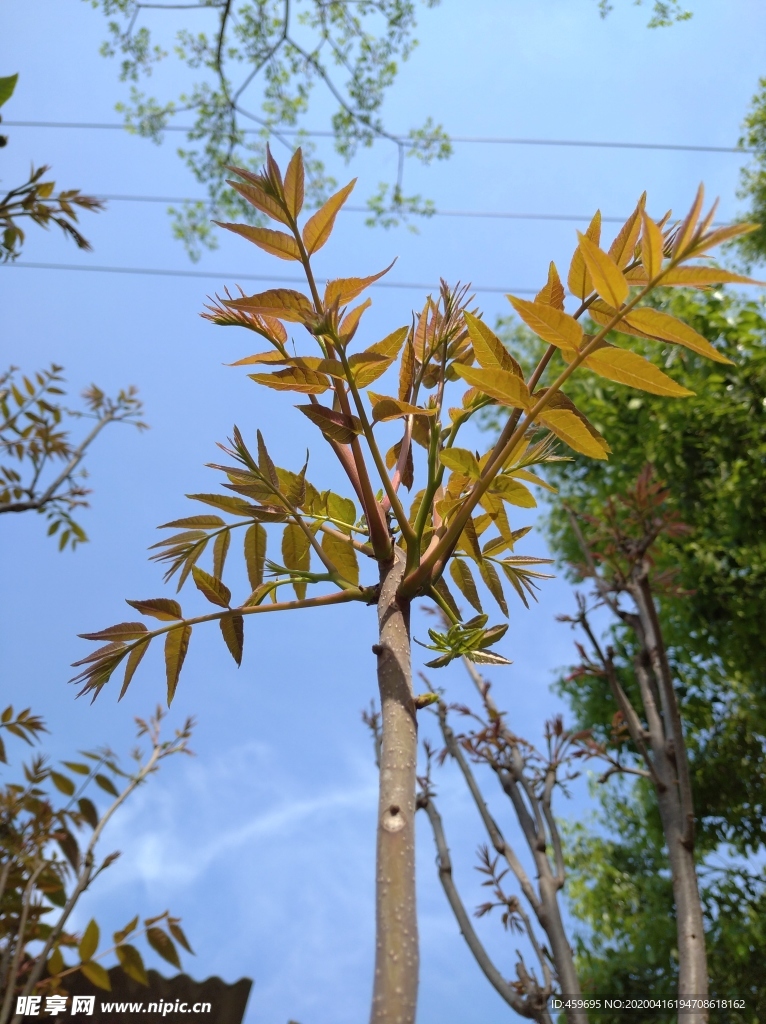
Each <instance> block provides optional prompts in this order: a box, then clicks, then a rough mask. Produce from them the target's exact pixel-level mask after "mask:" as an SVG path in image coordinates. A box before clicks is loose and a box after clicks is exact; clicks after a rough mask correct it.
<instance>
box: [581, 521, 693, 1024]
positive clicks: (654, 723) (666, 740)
mask: <svg viewBox="0 0 766 1024" xmlns="http://www.w3.org/2000/svg"><path fill="white" fill-rule="evenodd" d="M570 523H571V525H572V530H573V532H574V534H575V536H576V538H577V541H578V543H579V545H580V548H581V550H582V552H583V555H584V556H585V559H586V562H587V564H588V569H589V575H590V576H591V577H592V578H593V580H594V582H595V584H596V588H597V591H598V593H599V594H600V596H601V597H602V599H603V600H604V602H605V604H606V605H607V606H608V607H609V608H610V609H611V611H612V612H613V613H614V614H615V615H616V616H617V617H618V618H620V619H621V620H622V621H623V622H624V623H625V624H626V625H628V626H630V627H631V629H632V630H633V631H634V633H635V635H636V640H637V641H638V651H637V654H636V657H635V660H634V668H635V673H636V680H637V682H638V686H639V691H640V693H641V703H642V704H643V710H644V718H645V721H646V727H644V726H643V725H642V723H641V721H640V719H639V717H638V715H637V713H636V711H635V709H634V708H633V707H632V705H631V704H630V701H629V700H628V697H627V695H626V694H625V691H624V690H623V689H622V687H621V686H620V684H619V681H618V679H617V673H616V671H615V667H614V663H613V660H612V656H613V652H612V651H611V649H607V651H606V654H604V653H603V652H602V650H601V648H600V646H599V644H598V641H597V640H596V638H595V636H594V634H593V632H592V631H591V629H590V626H589V624H588V620H587V616H586V614H585V611H584V606H582V605H581V609H580V616H579V621H580V623H581V625H582V626H583V628H584V629H585V632H586V634H587V635H588V638H589V640H590V642H591V644H592V645H593V648H594V650H595V651H596V653H597V656H598V658H599V660H600V662H601V664H602V666H603V669H604V672H605V675H606V678H607V680H608V682H609V686H610V688H611V690H612V694H613V696H614V698H615V700H616V702H617V706H618V707H619V708H620V709H621V710H622V712H623V715H624V716H625V721H626V725H627V727H628V731H629V732H630V735H631V738H632V739H633V742H634V744H635V746H636V749H637V750H638V751H639V753H640V754H641V756H642V757H643V759H644V761H645V763H646V766H647V769H648V775H649V778H650V779H651V781H652V783H653V784H654V788H655V792H656V794H657V806H658V809H659V812H660V822H661V824H662V832H663V836H664V838H665V843H666V845H667V849H668V862H669V865H670V874H671V882H672V886H673V901H674V903H675V911H676V935H677V943H678V995H679V997H680V998H684V999H694V998H697V999H702V1000H704V999H706V998H707V995H708V990H709V979H708V967H707V953H706V950H705V932H704V917H703V913H702V901H701V900H700V894H699V882H698V878H697V867H696V864H695V861H694V803H693V798H692V786H691V773H690V771H689V761H688V756H687V751H686V741H685V739H684V732H683V722H682V721H681V713H680V710H679V707H678V699H677V696H676V691H675V687H674V683H673V673H672V671H671V668H670V662H669V659H668V654H667V649H666V647H665V640H664V637H663V635H662V627H661V624H660V620H659V616H658V614H657V606H656V603H655V600H654V594H653V593H652V589H651V583H650V580H649V568H650V564H649V561H648V557H647V554H646V553H647V551H648V549H649V547H650V546H651V544H652V543H653V541H654V540H655V539H656V534H654V535H651V534H647V536H646V537H645V538H644V540H643V542H642V545H641V549H640V552H637V553H636V555H637V557H635V558H634V560H633V562H632V566H631V569H630V573H629V574H628V576H627V577H626V578H625V577H624V578H621V579H620V580H619V581H612V582H610V581H609V580H607V579H604V577H603V576H601V575H600V574H599V572H598V569H597V567H596V564H595V560H594V558H593V554H592V552H591V550H590V548H589V547H588V545H587V542H586V540H585V538H584V536H583V534H582V531H581V529H580V526H579V523H578V522H577V519H576V517H575V516H574V514H572V513H570ZM622 591H625V592H627V593H628V594H629V595H630V597H631V598H632V599H633V602H634V604H635V607H636V611H635V612H626V611H624V610H623V609H622V608H620V606H619V604H618V601H617V597H616V595H618V594H619V593H620V592H622ZM708 1019H709V1014H708V1011H707V1010H706V1009H704V1008H699V1009H698V1008H693V1009H691V1010H689V1011H687V1012H685V1013H684V1024H707V1022H708Z"/></svg>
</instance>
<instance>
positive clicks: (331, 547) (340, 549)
mask: <svg viewBox="0 0 766 1024" xmlns="http://www.w3.org/2000/svg"><path fill="white" fill-rule="evenodd" d="M322 550H323V551H324V553H325V554H326V555H327V557H328V558H329V559H330V561H331V562H332V564H333V565H334V566H335V568H336V569H337V570H338V572H339V573H340V574H341V576H343V578H344V579H346V580H348V582H349V583H353V584H354V585H355V586H356V585H357V584H358V583H359V563H358V561H357V558H356V551H354V548H353V547H352V545H351V541H350V539H349V540H341V538H340V537H336V536H335V535H334V534H332V533H324V534H322Z"/></svg>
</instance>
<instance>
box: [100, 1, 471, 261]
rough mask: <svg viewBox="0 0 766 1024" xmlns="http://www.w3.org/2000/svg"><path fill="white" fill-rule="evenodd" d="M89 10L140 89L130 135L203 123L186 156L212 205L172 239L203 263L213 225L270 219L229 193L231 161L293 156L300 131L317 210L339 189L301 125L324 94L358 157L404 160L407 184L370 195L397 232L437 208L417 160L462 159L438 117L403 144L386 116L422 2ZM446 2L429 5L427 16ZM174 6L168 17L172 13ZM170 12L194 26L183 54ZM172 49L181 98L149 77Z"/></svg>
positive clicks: (189, 213)
mask: <svg viewBox="0 0 766 1024" xmlns="http://www.w3.org/2000/svg"><path fill="white" fill-rule="evenodd" d="M88 2H90V3H91V4H92V6H93V7H95V8H98V9H100V10H102V11H103V13H104V15H106V16H107V18H108V19H109V40H108V42H106V43H105V44H104V46H103V47H102V53H103V54H104V55H105V56H108V57H114V58H119V59H120V79H121V80H122V81H124V82H129V83H131V91H130V101H129V102H128V103H121V104H118V110H120V111H121V112H122V113H123V114H124V115H125V122H126V124H127V125H128V126H129V127H130V128H131V130H132V131H135V132H136V133H138V134H139V135H141V136H143V137H144V138H148V139H151V140H152V141H153V142H156V143H159V142H160V141H161V140H162V138H163V133H164V132H165V131H166V130H167V129H168V128H172V127H173V126H174V125H175V124H176V122H177V121H178V120H179V119H180V121H181V122H182V123H185V124H189V122H190V121H191V124H190V125H189V128H188V130H186V140H187V145H186V147H185V148H183V149H181V150H179V155H180V157H181V158H182V159H183V161H184V163H185V164H186V166H187V167H188V169H189V170H190V171H191V173H192V175H193V176H194V178H195V179H196V180H197V181H198V182H199V183H200V184H201V185H204V186H205V187H206V189H207V193H208V201H207V202H197V203H187V204H184V206H183V207H182V208H180V209H175V208H171V210H170V212H171V214H172V216H173V230H174V233H175V235H176V237H177V238H180V239H182V240H183V242H184V243H185V245H186V248H187V251H188V252H189V254H190V256H191V257H192V258H193V259H198V258H199V256H200V253H201V247H202V246H207V247H208V248H214V247H215V246H216V244H217V243H216V236H215V229H214V228H213V227H212V225H211V217H212V218H213V219H216V218H221V217H226V218H235V217H238V218H244V219H247V220H248V221H249V222H250V223H265V221H264V220H263V218H261V217H259V215H258V213H257V211H256V210H254V208H253V207H252V206H251V205H249V204H248V203H247V202H246V201H244V200H243V199H242V198H241V197H240V196H238V195H237V194H235V193H232V192H231V191H230V190H229V189H227V187H226V181H225V179H226V174H227V166H228V165H229V164H232V163H238V164H240V165H241V166H244V167H246V168H250V169H252V170H257V168H258V167H259V166H260V164H261V163H262V162H263V160H264V158H265V153H266V150H265V147H266V144H267V142H269V140H271V141H272V143H274V141H276V142H277V143H279V144H282V145H284V146H286V147H287V148H288V149H289V150H290V151H292V149H293V148H294V147H295V144H296V139H295V136H296V135H298V136H299V137H300V141H302V144H303V148H304V150H305V153H306V171H307V181H306V187H307V198H308V199H309V201H310V202H311V203H314V204H317V205H319V204H320V203H321V202H323V201H324V200H325V199H326V198H327V196H328V195H329V193H330V192H331V191H332V190H333V188H334V187H335V181H334V180H333V179H332V178H331V177H330V176H329V175H328V173H327V170H326V167H325V165H324V163H323V162H322V161H321V160H320V159H318V158H317V156H316V153H315V149H314V147H313V144H312V143H311V141H310V140H309V139H308V137H307V136H305V135H304V134H303V132H302V131H301V129H302V128H303V127H304V126H305V124H306V115H307V114H308V112H309V110H310V109H313V106H312V101H313V94H314V91H315V89H316V87H317V86H318V87H319V92H320V93H323V94H324V99H325V100H326V101H329V102H330V104H332V105H333V106H334V107H335V110H334V113H333V114H332V131H331V132H329V133H328V134H330V135H332V137H333V139H334V144H335V149H336V151H337V153H338V154H339V155H340V156H341V157H342V158H343V159H345V160H346V161H348V160H350V159H351V158H352V157H353V156H354V154H355V153H356V152H357V151H358V150H359V149H360V147H362V148H363V147H369V146H371V145H372V144H373V143H374V142H376V141H382V142H383V143H384V144H387V145H389V146H392V147H394V149H395V151H396V153H397V157H398V160H397V173H396V180H395V182H393V183H391V182H388V183H386V182H381V183H380V185H379V187H378V190H377V191H376V192H375V194H374V195H372V196H371V197H370V198H369V200H368V210H369V214H370V216H369V222H378V223H381V224H383V225H385V226H387V227H388V226H393V225H395V224H397V223H399V221H400V220H402V219H406V218H408V217H409V216H410V215H412V214H420V215H426V216H427V215H429V214H430V213H432V212H433V204H432V203H431V202H430V201H427V200H424V199H423V197H422V196H420V195H414V194H407V192H406V190H405V183H404V171H405V163H406V161H407V160H408V159H410V158H412V159H416V160H418V161H420V162H422V163H426V164H428V163H430V162H431V161H432V160H435V159H436V160H443V159H446V158H447V157H448V156H449V155H450V152H451V148H450V143H449V139H448V137H447V136H446V135H445V133H444V131H443V130H442V128H441V127H440V126H439V125H436V124H434V123H433V121H432V120H431V118H427V119H426V121H425V123H424V124H423V125H421V126H420V127H417V128H413V129H411V130H410V131H409V132H408V133H407V135H405V136H401V137H400V136H397V135H394V134H392V133H391V131H390V130H388V129H387V128H386V126H385V124H384V122H383V119H382V117H381V108H382V105H383V101H384V99H385V96H386V94H387V92H388V90H389V89H390V88H391V86H392V85H393V83H394V81H395V79H396V75H397V73H398V68H399V63H400V62H402V61H406V60H407V58H408V57H409V56H410V54H411V52H412V50H413V48H414V46H415V45H416V40H415V39H414V36H413V33H414V31H415V26H416V12H417V8H418V6H419V5H418V3H417V0H362V2H357V3H349V2H347V0H330V2H326V0H292V2H291V0H240V2H239V3H234V2H232V0H202V2H199V3H188V4H181V5H179V4H174V3H170V2H169V3H167V4H164V3H153V4H145V3H141V2H140V0H88ZM437 3H438V0H423V5H424V6H425V7H426V8H430V7H434V6H436V4H437ZM163 9H164V10H166V11H168V12H169V14H165V15H160V14H159V13H158V11H161V10H163ZM191 12H194V13H191ZM158 18H161V19H162V21H161V23H160V26H159V38H160V40H161V41H160V42H157V41H156V38H157V20H158ZM169 18H174V19H179V18H180V19H182V20H181V24H180V25H179V24H178V22H177V21H176V23H175V24H174V26H173V28H172V29H171V32H170V36H172V46H171V45H169V38H168V34H167V29H166V28H165V26H167V24H168V19H169ZM153 33H154V34H153ZM166 47H167V49H166ZM171 53H172V57H173V58H175V59H176V60H177V61H178V63H179V64H180V65H181V67H183V68H184V69H185V70H188V71H191V72H192V74H193V80H192V83H191V85H190V87H188V88H187V89H186V90H185V91H184V92H183V93H182V94H180V95H179V96H178V97H177V98H176V97H173V96H168V95H165V96H162V97H160V98H158V97H157V96H152V95H149V94H147V93H146V92H145V91H144V90H143V89H142V88H141V87H140V85H139V83H141V82H142V80H143V79H145V78H147V77H149V76H150V75H151V74H152V72H153V71H154V69H155V68H156V67H157V66H158V65H159V64H161V63H162V62H163V61H164V60H166V59H167V58H168V57H169V56H170V55H171ZM309 154H310V159H309Z"/></svg>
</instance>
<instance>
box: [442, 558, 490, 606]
mask: <svg viewBox="0 0 766 1024" xmlns="http://www.w3.org/2000/svg"><path fill="white" fill-rule="evenodd" d="M449 571H450V576H452V579H453V580H454V581H455V584H456V585H457V588H458V590H459V591H460V593H461V594H462V595H463V597H464V598H465V599H466V601H468V603H469V604H470V605H471V606H472V607H473V608H475V609H476V611H477V612H481V610H482V607H481V601H480V600H479V592H478V591H477V589H476V583H475V582H474V578H473V576H472V574H471V570H470V569H469V568H468V566H467V565H466V563H465V562H464V561H463V560H462V558H453V559H452V561H451V562H450V567H449Z"/></svg>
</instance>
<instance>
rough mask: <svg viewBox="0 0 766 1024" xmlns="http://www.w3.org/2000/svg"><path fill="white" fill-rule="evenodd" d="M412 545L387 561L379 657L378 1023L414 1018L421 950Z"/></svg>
mask: <svg viewBox="0 0 766 1024" xmlns="http://www.w3.org/2000/svg"><path fill="white" fill-rule="evenodd" d="M404 569H405V553H404V552H403V551H402V550H401V548H398V547H396V548H395V549H394V560H393V562H391V563H388V564H385V565H382V566H381V570H380V572H381V576H380V596H379V599H378V627H379V641H378V643H377V644H376V645H375V647H374V648H373V650H374V652H375V653H376V655H377V658H378V688H379V691H380V708H381V727H382V736H381V750H380V773H379V778H380V782H379V785H380V791H379V801H378V834H377V864H376V878H375V901H376V947H375V979H374V985H373V996H372V1011H371V1015H370V1022H371V1024H414V1022H415V1012H416V1008H417V995H418V973H419V950H418V923H417V913H416V904H415V812H416V793H415V787H416V782H417V780H416V765H417V742H418V732H417V722H416V718H415V713H416V712H415V701H414V697H413V690H412V666H411V660H410V605H409V601H407V600H402V599H400V598H398V597H397V589H398V587H399V584H400V583H401V581H402V578H403V576H404Z"/></svg>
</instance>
